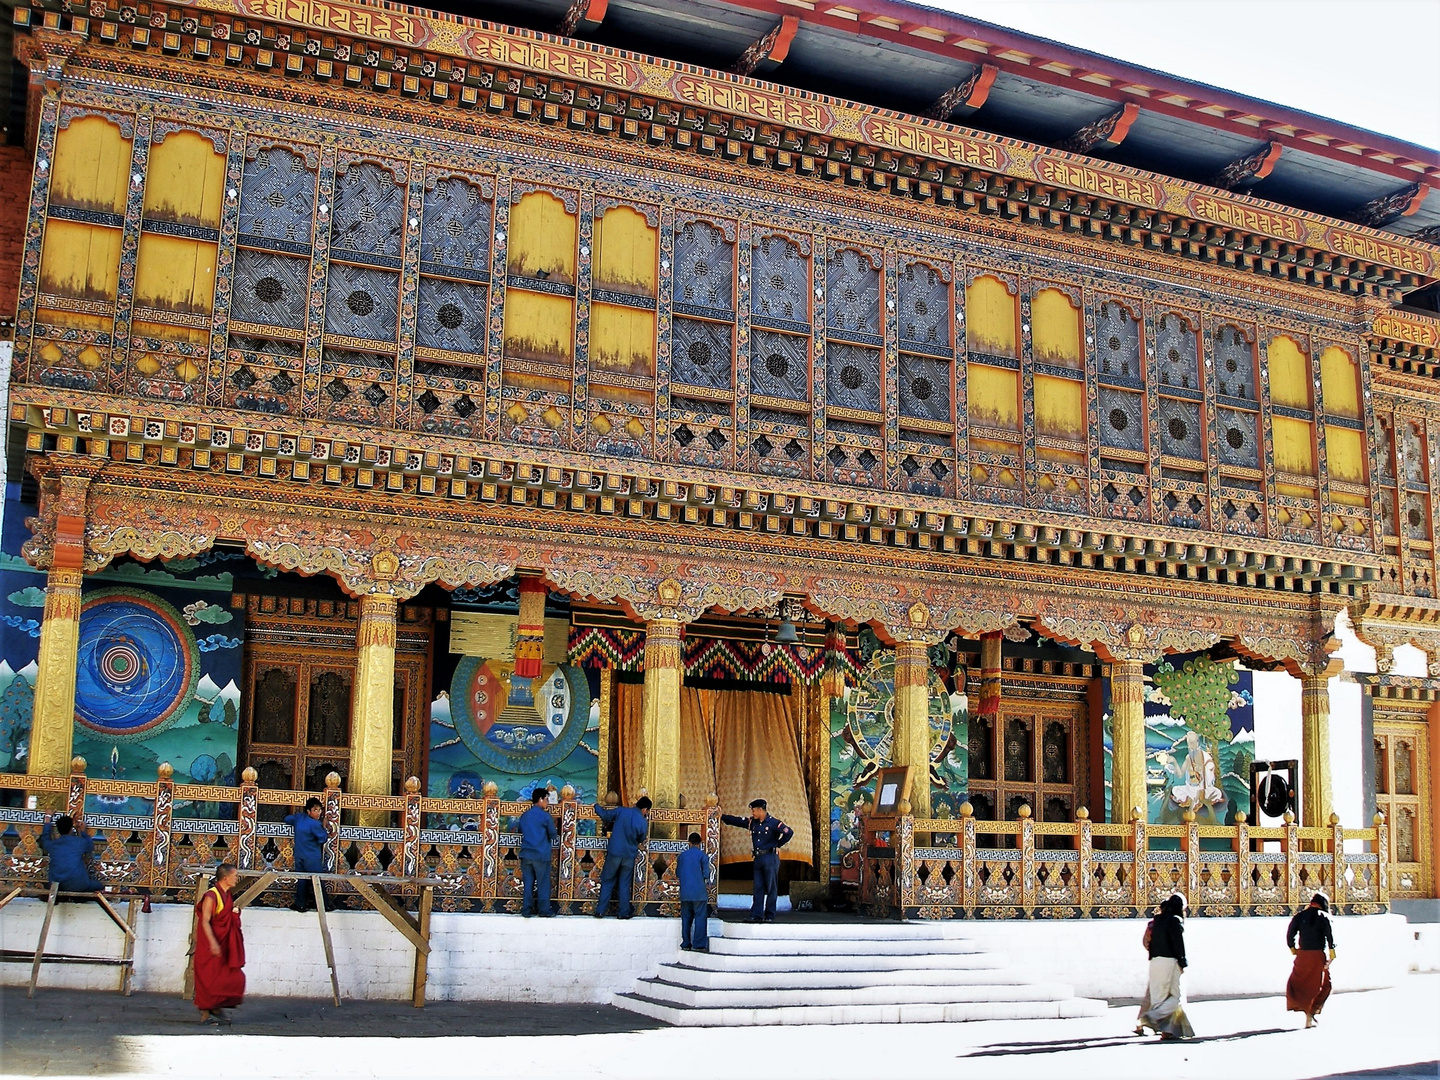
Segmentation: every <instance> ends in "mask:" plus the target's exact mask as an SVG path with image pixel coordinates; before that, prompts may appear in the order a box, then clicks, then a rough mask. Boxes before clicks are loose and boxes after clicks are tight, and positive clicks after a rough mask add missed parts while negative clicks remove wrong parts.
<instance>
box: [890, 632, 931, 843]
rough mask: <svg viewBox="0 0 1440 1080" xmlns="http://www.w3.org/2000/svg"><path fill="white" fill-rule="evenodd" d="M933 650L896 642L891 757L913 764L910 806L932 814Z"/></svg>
mask: <svg viewBox="0 0 1440 1080" xmlns="http://www.w3.org/2000/svg"><path fill="white" fill-rule="evenodd" d="M930 742H931V740H930V649H929V647H928V646H927V645H926V644H925V643H924V642H923V641H901V642H897V643H896V645H895V740H894V744H893V745H894V750H893V752H892V753H891V758H892V760H893V761H894V762H895V764H896V765H909V766H910V809H911V813H913V814H914V815H915V816H916V817H919V818H928V817H929V816H930Z"/></svg>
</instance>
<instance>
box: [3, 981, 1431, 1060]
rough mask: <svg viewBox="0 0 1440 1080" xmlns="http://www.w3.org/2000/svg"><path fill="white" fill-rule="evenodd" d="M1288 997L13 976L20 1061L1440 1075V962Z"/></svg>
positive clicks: (10, 1034) (6, 1044)
mask: <svg viewBox="0 0 1440 1080" xmlns="http://www.w3.org/2000/svg"><path fill="white" fill-rule="evenodd" d="M1284 1008H1285V1005H1284V1000H1283V998H1278V997H1274V998H1255V999H1247V1000H1240V1001H1201V1002H1196V1003H1193V1004H1192V1005H1191V1007H1190V1013H1191V1018H1192V1020H1193V1022H1194V1025H1195V1029H1196V1031H1197V1038H1195V1039H1194V1040H1193V1041H1190V1042H1187V1043H1183V1044H1165V1045H1162V1044H1160V1043H1158V1042H1156V1041H1153V1040H1150V1039H1144V1040H1142V1039H1138V1038H1136V1037H1135V1036H1134V1035H1131V1034H1130V1033H1129V1032H1130V1029H1131V1025H1132V1023H1133V1018H1134V1008H1133V1007H1131V1006H1126V1007H1117V1008H1113V1009H1111V1010H1110V1011H1109V1012H1108V1013H1107V1014H1106V1015H1105V1016H1103V1017H1097V1018H1095V1019H1086V1020H1058V1021H1033V1020H1032V1021H992V1022H985V1023H972V1024H924V1025H911V1026H904V1027H902V1026H899V1025H881V1026H858V1025H857V1026H853V1027H841V1028H819V1027H812V1028H730V1029H690V1030H680V1029H675V1028H666V1027H660V1026H657V1025H656V1024H654V1023H652V1022H650V1021H648V1020H645V1019H643V1018H641V1017H637V1016H633V1015H632V1014H630V1013H626V1012H623V1011H621V1010H619V1009H612V1008H609V1007H605V1006H576V1005H516V1004H488V1003H483V1002H464V1003H461V1002H437V1003H433V1004H431V1005H429V1006H428V1007H426V1008H425V1009H423V1010H416V1009H411V1008H409V1007H408V1006H405V1005H403V1004H400V1003H395V1004H389V1003H373V1002H351V1003H347V1004H345V1005H344V1006H342V1007H341V1008H338V1009H337V1008H335V1007H333V1006H332V1005H331V1004H330V1003H329V1002H328V1001H327V1002H320V1001H295V1000H281V999H263V998H257V999H254V1000H253V1001H252V1002H251V1003H250V1004H247V1005H246V1006H245V1007H244V1009H242V1010H240V1011H239V1012H238V1013H237V1021H236V1023H235V1025H234V1027H232V1028H230V1029H228V1030H220V1031H216V1030H213V1029H208V1028H202V1027H200V1026H199V1025H198V1024H196V1023H195V1021H194V1016H195V1014H194V1012H193V1011H192V1010H191V1009H190V1008H189V1007H188V1005H187V1004H186V1003H185V1002H183V1001H181V1000H179V999H178V998H176V997H173V996H168V995H166V996H162V995H153V994H145V995H140V994H137V995H135V996H133V997H131V998H129V999H126V998H121V997H119V996H118V995H114V994H96V993H81V992H70V991H61V990H41V991H40V992H38V993H37V995H36V997H35V999H34V1000H27V999H26V998H25V995H24V991H23V989H16V988H13V987H7V988H4V989H3V990H0V1040H3V1042H0V1047H3V1058H0V1071H3V1073H4V1075H7V1076H71V1075H81V1076H120V1077H127V1078H128V1077H144V1076H167V1077H207V1078H209V1077H216V1078H218V1077H231V1076H233V1077H243V1078H245V1080H260V1078H264V1077H285V1078H291V1077H300V1076H306V1077H311V1076H313V1077H326V1078H327V1080H328V1078H332V1077H333V1078H345V1077H390V1076H406V1077H416V1078H419V1077H450V1076H457V1077H458V1076H464V1077H476V1076H481V1077H486V1078H487V1080H488V1078H490V1077H523V1078H526V1080H539V1078H542V1077H576V1078H592V1077H604V1078H608V1077H615V1078H626V1080H649V1078H654V1080H679V1078H686V1077H695V1078H702V1077H703V1078H728V1077H736V1078H741V1077H744V1078H747V1080H768V1078H771V1077H774V1078H777V1080H781V1078H783V1080H796V1078H803V1077H816V1078H825V1080H848V1078H851V1077H854V1078H856V1080H877V1078H881V1077H891V1076H904V1077H909V1078H918V1077H947V1078H948V1077H977V1078H988V1077H996V1078H1007V1080H1008V1078H1029V1077H1044V1078H1046V1080H1055V1078H1057V1077H1063V1078H1066V1080H1069V1078H1087V1077H1096V1078H1106V1080H1109V1078H1115V1080H1123V1078H1130V1077H1135V1078H1143V1080H1157V1078H1159V1080H1183V1078H1188V1077H1195V1078H1203V1080H1232V1078H1233V1080H1243V1078H1250V1077H1254V1078H1256V1080H1292V1078H1294V1080H1299V1078H1320V1077H1325V1078H1331V1077H1335V1078H1338V1077H1374V1078H1384V1080H1412V1078H1421V1077H1423V1078H1425V1080H1434V1078H1436V1077H1437V1075H1440V1073H1437V1063H1440V976H1435V975H1423V976H1422V975H1416V976H1411V977H1410V978H1409V980H1408V981H1407V982H1406V983H1405V984H1404V985H1403V986H1401V987H1399V988H1397V989H1394V990H1381V991H1373V992H1369V993H1359V994H1343V995H1337V996H1336V997H1335V998H1333V999H1332V1000H1331V1002H1330V1005H1329V1007H1328V1008H1327V1009H1326V1012H1325V1016H1324V1023H1323V1024H1322V1026H1321V1027H1319V1028H1317V1029H1316V1030H1314V1031H1310V1032H1305V1031H1299V1030H1296V1025H1297V1021H1298V1017H1295V1016H1292V1015H1289V1014H1287V1013H1286V1012H1285V1011H1284Z"/></svg>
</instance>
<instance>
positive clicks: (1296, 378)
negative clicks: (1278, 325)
mask: <svg viewBox="0 0 1440 1080" xmlns="http://www.w3.org/2000/svg"><path fill="white" fill-rule="evenodd" d="M1266 353H1267V355H1268V357H1269V364H1270V400H1271V401H1272V402H1274V403H1275V404H1276V405H1287V406H1289V407H1290V408H1292V409H1308V408H1310V360H1309V358H1308V357H1306V355H1305V354H1304V353H1302V352H1301V351H1300V346H1299V345H1298V344H1296V342H1295V340H1294V339H1293V338H1290V337H1287V336H1286V335H1284V334H1279V335H1277V336H1276V337H1273V338H1271V339H1270V347H1269V348H1268V349H1267V350H1266Z"/></svg>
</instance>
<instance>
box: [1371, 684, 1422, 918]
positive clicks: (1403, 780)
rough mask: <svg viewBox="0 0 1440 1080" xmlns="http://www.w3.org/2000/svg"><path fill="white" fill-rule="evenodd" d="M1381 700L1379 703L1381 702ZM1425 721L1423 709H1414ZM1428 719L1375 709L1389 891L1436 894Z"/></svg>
mask: <svg viewBox="0 0 1440 1080" xmlns="http://www.w3.org/2000/svg"><path fill="white" fill-rule="evenodd" d="M1378 704H1379V703H1377V706H1378ZM1416 715H1417V717H1418V718H1420V719H1421V720H1422V721H1423V719H1424V717H1425V714H1424V713H1423V712H1421V713H1417V714H1416ZM1430 799H1431V792H1430V738H1429V730H1428V724H1427V723H1424V722H1415V721H1414V720H1407V719H1405V718H1404V714H1400V715H1391V716H1385V715H1382V713H1381V712H1380V709H1379V708H1378V707H1377V709H1376V715H1375V808H1376V809H1377V810H1379V811H1380V812H1381V813H1383V814H1384V815H1385V822H1386V826H1387V828H1388V830H1389V833H1390V860H1391V864H1392V865H1391V870H1390V894H1391V895H1392V896H1397V897H1428V896H1434V895H1435V880H1434V876H1433V875H1434V849H1433V845H1434V838H1433V837H1432V836H1431V835H1430V820H1431V818H1430Z"/></svg>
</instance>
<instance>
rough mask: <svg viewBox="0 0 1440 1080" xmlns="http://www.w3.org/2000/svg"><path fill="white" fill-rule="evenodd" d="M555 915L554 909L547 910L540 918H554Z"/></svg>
mask: <svg viewBox="0 0 1440 1080" xmlns="http://www.w3.org/2000/svg"><path fill="white" fill-rule="evenodd" d="M554 917H555V913H554V912H553V911H547V912H545V913H544V914H543V915H541V916H540V918H542V919H553V918H554Z"/></svg>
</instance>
